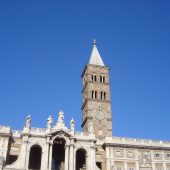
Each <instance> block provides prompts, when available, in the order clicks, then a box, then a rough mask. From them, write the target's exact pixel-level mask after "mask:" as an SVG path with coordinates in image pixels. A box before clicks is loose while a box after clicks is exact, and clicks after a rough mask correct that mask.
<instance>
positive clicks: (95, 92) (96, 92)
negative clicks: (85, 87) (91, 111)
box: [95, 91, 97, 99]
mask: <svg viewBox="0 0 170 170" xmlns="http://www.w3.org/2000/svg"><path fill="white" fill-rule="evenodd" d="M95 99H97V91H95Z"/></svg>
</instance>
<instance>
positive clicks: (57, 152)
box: [52, 138, 66, 170]
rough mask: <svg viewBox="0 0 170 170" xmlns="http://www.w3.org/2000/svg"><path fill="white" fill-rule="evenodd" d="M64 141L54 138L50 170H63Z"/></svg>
mask: <svg viewBox="0 0 170 170" xmlns="http://www.w3.org/2000/svg"><path fill="white" fill-rule="evenodd" d="M65 143H66V142H65V140H64V139H62V138H56V139H55V140H54V144H53V153H52V170H64V161H65Z"/></svg>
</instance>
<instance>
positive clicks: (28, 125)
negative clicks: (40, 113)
mask: <svg viewBox="0 0 170 170" xmlns="http://www.w3.org/2000/svg"><path fill="white" fill-rule="evenodd" d="M30 125H31V116H30V115H28V116H27V117H26V127H27V128H30Z"/></svg>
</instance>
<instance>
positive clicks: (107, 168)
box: [106, 146, 110, 170]
mask: <svg viewBox="0 0 170 170" xmlns="http://www.w3.org/2000/svg"><path fill="white" fill-rule="evenodd" d="M106 170H110V159H109V147H108V146H106Z"/></svg>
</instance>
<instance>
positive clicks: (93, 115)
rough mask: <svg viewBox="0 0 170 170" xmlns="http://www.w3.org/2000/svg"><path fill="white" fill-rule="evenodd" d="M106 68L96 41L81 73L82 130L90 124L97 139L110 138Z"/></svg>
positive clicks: (110, 125)
mask: <svg viewBox="0 0 170 170" xmlns="http://www.w3.org/2000/svg"><path fill="white" fill-rule="evenodd" d="M109 70H110V68H109V67H108V66H105V65H104V63H103V60H102V58H101V56H100V54H99V52H98V50H97V46H96V41H95V40H94V42H93V49H92V53H91V56H90V59H89V62H88V64H86V66H85V68H84V71H83V73H82V76H81V77H82V81H83V88H82V97H83V104H82V108H81V109H82V114H83V120H82V122H83V123H82V128H83V130H84V132H88V131H89V124H90V123H91V122H92V124H93V129H94V134H95V136H96V137H97V138H104V137H106V136H108V137H110V136H112V113H111V101H110V81H109Z"/></svg>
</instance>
